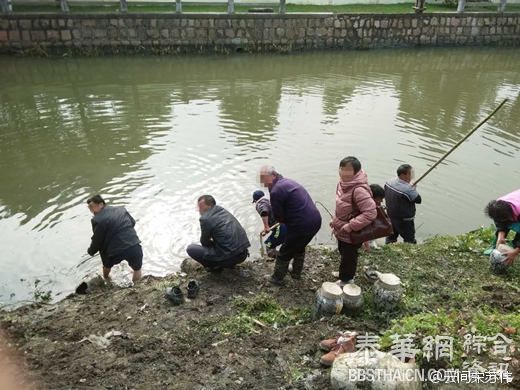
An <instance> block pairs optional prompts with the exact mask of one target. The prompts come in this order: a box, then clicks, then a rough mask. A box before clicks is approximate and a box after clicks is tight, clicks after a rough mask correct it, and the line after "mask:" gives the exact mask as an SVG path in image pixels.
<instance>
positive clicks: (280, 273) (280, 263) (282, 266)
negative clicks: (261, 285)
mask: <svg viewBox="0 0 520 390" xmlns="http://www.w3.org/2000/svg"><path fill="white" fill-rule="evenodd" d="M289 263H290V260H289V261H284V260H280V257H277V258H276V261H275V263H274V272H273V275H272V276H271V280H272V284H283V279H284V278H285V275H287V270H288V269H289Z"/></svg>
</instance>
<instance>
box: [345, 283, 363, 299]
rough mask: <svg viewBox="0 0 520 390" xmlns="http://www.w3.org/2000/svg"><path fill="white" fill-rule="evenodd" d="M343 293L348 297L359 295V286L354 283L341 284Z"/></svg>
mask: <svg viewBox="0 0 520 390" xmlns="http://www.w3.org/2000/svg"><path fill="white" fill-rule="evenodd" d="M343 294H345V295H348V296H349V297H359V296H360V295H361V287H359V286H358V285H357V284H354V283H349V284H345V285H344V286H343Z"/></svg>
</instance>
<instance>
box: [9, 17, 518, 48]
mask: <svg viewBox="0 0 520 390" xmlns="http://www.w3.org/2000/svg"><path fill="white" fill-rule="evenodd" d="M519 44H520V14H502V15H501V14H496V13H493V14H483V13H465V14H455V13H443V14H423V15H416V14H391V15H389V14H355V15H352V14H350V15H346V14H337V15H333V14H309V13H305V14H287V15H278V14H236V15H226V14H183V15H176V14H134V13H132V14H124V15H121V14H69V15H66V14H13V15H4V16H0V52H2V53H13V52H25V53H28V54H31V53H34V54H45V53H50V54H54V53H56V54H59V53H63V52H69V51H72V52H75V53H78V54H82V53H83V54H90V53H97V54H99V53H119V52H125V53H126V52H151V53H164V54H166V53H180V52H229V51H248V52H261V51H274V52H287V51H291V50H305V49H321V48H346V49H363V48H383V47H411V46H453V45H459V46H470V45H500V46H517V45H519Z"/></svg>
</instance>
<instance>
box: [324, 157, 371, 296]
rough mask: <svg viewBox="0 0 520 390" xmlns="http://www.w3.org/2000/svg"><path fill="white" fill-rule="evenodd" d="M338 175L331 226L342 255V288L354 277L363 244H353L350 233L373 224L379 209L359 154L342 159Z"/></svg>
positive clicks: (339, 281)
mask: <svg viewBox="0 0 520 390" xmlns="http://www.w3.org/2000/svg"><path fill="white" fill-rule="evenodd" d="M339 178H340V180H339V183H338V185H337V186H336V211H335V215H334V218H333V219H332V221H331V222H330V227H331V228H332V230H333V233H334V235H335V236H336V238H337V239H338V251H339V253H340V255H341V262H340V265H339V280H338V281H337V282H336V283H337V284H338V285H339V286H341V287H343V286H344V285H345V284H347V283H352V282H353V280H354V276H355V275H356V269H357V263H358V250H359V248H360V247H361V244H352V242H351V239H350V233H351V232H352V231H359V230H361V229H363V228H364V227H365V226H368V225H369V224H370V223H372V222H373V221H374V220H375V219H376V217H377V210H376V203H375V201H374V199H373V198H372V192H371V191H370V187H369V186H368V181H367V175H366V174H365V172H363V171H362V170H361V162H360V161H359V160H358V159H357V158H356V157H352V156H349V157H345V158H344V159H343V160H341V161H340V163H339Z"/></svg>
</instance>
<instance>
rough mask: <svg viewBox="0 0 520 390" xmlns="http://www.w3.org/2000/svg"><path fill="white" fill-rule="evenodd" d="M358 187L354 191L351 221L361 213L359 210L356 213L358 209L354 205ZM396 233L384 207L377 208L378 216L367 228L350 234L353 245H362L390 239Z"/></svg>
mask: <svg viewBox="0 0 520 390" xmlns="http://www.w3.org/2000/svg"><path fill="white" fill-rule="evenodd" d="M356 188H357V187H354V189H353V190H352V210H353V212H352V214H351V215H350V218H349V221H350V220H351V219H352V218H355V217H357V216H358V215H360V214H361V213H360V212H359V209H358V210H357V214H355V213H354V209H355V208H356V206H355V203H354V191H355V190H356ZM393 233H394V229H393V228H392V221H390V218H389V217H388V215H387V214H386V212H385V210H384V209H383V207H382V206H378V207H377V216H376V219H374V220H373V221H372V222H371V223H370V224H368V225H367V226H365V227H364V228H363V229H361V230H358V231H357V232H356V231H351V232H350V241H351V242H352V244H362V243H364V242H366V241H370V240H375V239H376V238H381V237H388V236H390V235H392V234H393Z"/></svg>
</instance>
